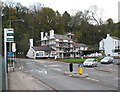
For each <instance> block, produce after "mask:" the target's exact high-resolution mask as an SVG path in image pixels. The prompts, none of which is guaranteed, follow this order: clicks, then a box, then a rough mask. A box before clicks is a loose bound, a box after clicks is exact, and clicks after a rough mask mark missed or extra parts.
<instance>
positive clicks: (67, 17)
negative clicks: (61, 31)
mask: <svg viewBox="0 0 120 92" xmlns="http://www.w3.org/2000/svg"><path fill="white" fill-rule="evenodd" d="M62 19H63V21H64V25H65V32H71V29H70V21H71V16H70V14H69V13H68V12H67V11H65V12H64V14H63V15H62Z"/></svg>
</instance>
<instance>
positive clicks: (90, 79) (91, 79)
mask: <svg viewBox="0 0 120 92" xmlns="http://www.w3.org/2000/svg"><path fill="white" fill-rule="evenodd" d="M86 79H88V80H93V81H99V80H97V79H92V78H86Z"/></svg>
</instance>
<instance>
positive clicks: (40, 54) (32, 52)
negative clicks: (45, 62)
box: [26, 39, 56, 59]
mask: <svg viewBox="0 0 120 92" xmlns="http://www.w3.org/2000/svg"><path fill="white" fill-rule="evenodd" d="M26 56H27V57H28V58H33V59H38V58H40V59H41V58H44V59H45V58H51V59H54V58H56V57H55V56H56V51H55V50H54V49H52V48H50V47H48V46H33V39H30V49H29V50H28V52H27V55H26Z"/></svg>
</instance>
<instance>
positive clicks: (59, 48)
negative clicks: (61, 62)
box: [41, 30, 87, 58]
mask: <svg viewBox="0 0 120 92" xmlns="http://www.w3.org/2000/svg"><path fill="white" fill-rule="evenodd" d="M72 36H73V34H71V33H68V34H67V35H58V34H54V30H50V36H48V33H45V35H44V32H41V46H49V47H51V48H52V49H54V50H55V51H56V55H57V58H74V57H78V56H79V57H80V56H81V55H80V53H79V52H80V50H87V49H86V48H84V47H87V46H86V45H84V46H82V45H80V46H77V45H76V46H74V43H75V42H74V41H73V40H72ZM78 47H79V52H78V53H77V54H75V53H76V52H77V48H78Z"/></svg>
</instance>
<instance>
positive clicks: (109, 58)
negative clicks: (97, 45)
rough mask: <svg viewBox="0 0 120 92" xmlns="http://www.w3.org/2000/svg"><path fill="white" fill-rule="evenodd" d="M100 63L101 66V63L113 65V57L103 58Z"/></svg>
mask: <svg viewBox="0 0 120 92" xmlns="http://www.w3.org/2000/svg"><path fill="white" fill-rule="evenodd" d="M100 62H101V64H103V63H107V64H109V63H114V59H113V57H104V58H103V59H102V60H101V61H100Z"/></svg>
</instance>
